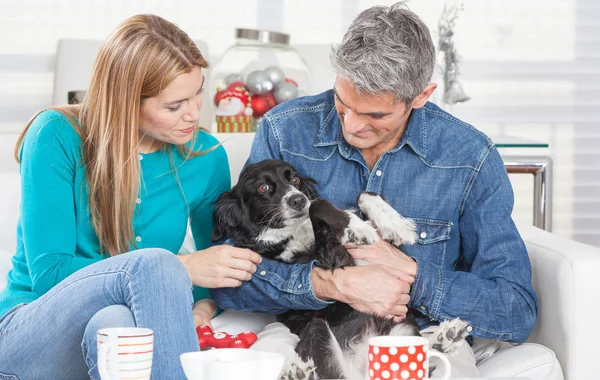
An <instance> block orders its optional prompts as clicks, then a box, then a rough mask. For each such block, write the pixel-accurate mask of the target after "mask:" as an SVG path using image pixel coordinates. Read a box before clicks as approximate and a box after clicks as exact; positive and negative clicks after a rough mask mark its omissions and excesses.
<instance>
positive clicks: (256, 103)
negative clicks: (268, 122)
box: [252, 92, 277, 117]
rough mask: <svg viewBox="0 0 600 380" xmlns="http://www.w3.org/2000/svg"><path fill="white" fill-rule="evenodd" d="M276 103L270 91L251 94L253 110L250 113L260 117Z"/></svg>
mask: <svg viewBox="0 0 600 380" xmlns="http://www.w3.org/2000/svg"><path fill="white" fill-rule="evenodd" d="M276 104H277V103H276V102H275V98H274V97H273V93H272V92H268V93H266V94H264V95H252V109H253V110H254V113H253V114H252V115H253V116H254V117H261V116H262V115H264V114H265V113H267V111H268V110H270V109H271V108H273V107H275V105H276Z"/></svg>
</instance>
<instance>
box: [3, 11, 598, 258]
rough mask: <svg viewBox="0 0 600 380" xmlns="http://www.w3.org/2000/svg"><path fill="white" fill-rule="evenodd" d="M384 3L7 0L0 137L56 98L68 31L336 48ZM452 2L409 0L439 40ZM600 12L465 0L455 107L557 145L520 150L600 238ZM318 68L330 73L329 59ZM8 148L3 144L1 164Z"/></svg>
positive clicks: (581, 233)
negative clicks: (283, 36)
mask: <svg viewBox="0 0 600 380" xmlns="http://www.w3.org/2000/svg"><path fill="white" fill-rule="evenodd" d="M375 3H380V4H391V3H393V1H372V0H344V1H342V0H328V1H323V0H286V1H277V0H239V1H236V0H221V1H200V0H172V1H168V2H167V1H158V0H147V1H142V0H130V1H118V0H79V1H78V0H53V1H46V0H3V1H2V2H1V3H0V35H1V36H3V37H2V38H0V141H1V140H2V134H1V133H2V132H5V133H6V132H16V131H18V130H20V129H21V128H22V126H23V124H24V123H25V122H26V121H27V119H28V118H29V117H30V116H31V115H32V114H33V112H35V111H36V110H38V109H40V108H42V107H45V106H47V105H49V104H50V103H51V100H52V88H53V70H54V53H55V51H56V45H57V42H58V40H59V39H60V38H88V39H104V38H105V37H106V35H107V34H108V33H109V32H110V31H111V30H112V29H113V28H114V27H115V26H116V25H117V24H118V23H119V22H120V21H122V20H123V19H124V18H126V17H128V16H130V15H133V14H136V13H156V14H159V15H161V16H163V17H165V18H167V19H169V20H171V21H174V22H176V23H177V24H178V25H179V26H180V27H181V28H182V29H184V30H185V31H187V32H188V34H190V36H192V38H194V39H199V40H204V41H206V42H207V44H208V50H209V52H210V53H209V58H210V59H211V61H212V62H213V63H214V62H215V61H216V59H217V57H218V56H219V55H220V54H221V53H222V52H223V51H224V50H225V49H226V48H227V47H228V46H230V45H231V44H232V43H233V42H234V37H233V29H234V28H235V27H251V28H264V29H271V30H279V31H283V32H286V33H290V34H291V36H292V42H293V43H295V44H312V43H319V44H331V43H335V42H337V41H339V40H340V39H341V37H342V35H343V33H344V31H345V30H346V28H347V26H348V25H349V23H350V21H351V20H352V19H353V18H354V17H355V16H356V15H357V14H358V12H359V11H361V10H363V9H365V8H366V7H368V6H371V5H373V4H375ZM444 4H445V1H441V0H429V1H416V0H415V1H412V2H410V3H409V6H410V7H411V9H413V10H414V11H415V12H416V13H418V14H419V15H420V16H421V17H422V18H423V19H424V20H425V21H426V23H427V24H428V25H429V27H430V29H431V30H432V34H433V35H434V39H435V38H436V37H437V33H436V29H437V21H438V19H439V16H440V14H441V11H442V8H443V6H444ZM598 19H600V7H598V5H597V4H596V2H595V1H594V0H529V1H520V0H503V1H497V0H465V1H464V11H463V12H462V13H461V14H460V16H459V19H458V21H457V24H456V29H455V31H456V36H455V39H456V46H457V48H458V49H459V52H460V54H461V55H462V57H463V61H464V62H463V64H462V65H461V72H462V74H461V80H462V84H463V86H464V88H465V91H466V92H467V93H468V94H469V95H470V96H471V97H472V99H471V100H470V101H469V102H467V103H465V104H463V105H459V106H456V107H454V108H453V110H452V111H453V112H454V113H456V114H457V115H458V116H459V117H461V118H463V119H464V120H465V121H467V122H470V123H472V124H474V125H475V126H477V127H478V128H480V129H481V130H483V131H484V132H486V133H488V134H490V135H492V136H495V135H497V134H510V135H513V136H517V137H521V138H528V139H531V140H536V141H540V142H546V143H549V144H550V147H549V148H548V149H542V150H538V149H531V150H526V151H524V152H521V151H518V152H516V153H524V154H550V155H552V157H553V158H554V160H555V173H554V220H553V226H554V231H555V232H556V233H558V234H560V235H563V236H565V237H575V238H576V239H578V240H581V241H584V242H588V243H592V244H595V245H598V246H600V199H599V197H598V194H600V169H598V165H597V162H598V161H599V160H600V154H598V153H596V146H597V145H598V143H600V132H597V129H596V125H597V124H598V122H600V111H599V110H600V107H599V106H600V41H599V40H598V36H599V35H600V24H599V23H598V22H597V20H598ZM320 70H322V71H323V72H324V73H327V72H328V67H327V63H326V60H325V61H324V63H323V65H322V67H321V68H320ZM321 77H322V78H327V75H321ZM324 81H325V82H326V80H321V82H324ZM315 85H316V86H317V87H318V88H326V87H327V86H328V85H329V83H316V84H315ZM9 148H11V147H9ZM6 149H8V148H7V147H4V146H2V144H1V142H0V165H4V161H5V160H6V157H7V156H8V154H7V152H6ZM513 153H515V152H513ZM13 168H14V166H13ZM511 178H512V181H513V185H514V187H515V193H516V198H517V199H516V204H515V212H514V216H515V219H517V220H521V221H528V220H529V221H530V220H531V202H532V185H531V179H530V178H529V177H528V176H512V177H511Z"/></svg>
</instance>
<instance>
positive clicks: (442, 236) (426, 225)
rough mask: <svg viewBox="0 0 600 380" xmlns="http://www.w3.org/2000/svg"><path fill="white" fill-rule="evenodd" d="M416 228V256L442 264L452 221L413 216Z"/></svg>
mask: <svg viewBox="0 0 600 380" xmlns="http://www.w3.org/2000/svg"><path fill="white" fill-rule="evenodd" d="M413 220H414V221H415V225H416V229H417V243H416V244H415V247H414V248H415V249H416V252H415V254H416V255H418V257H417V258H419V259H424V260H427V261H430V262H433V263H435V264H437V265H440V266H441V265H443V263H444V256H445V254H446V246H447V244H448V242H449V240H450V236H451V234H450V232H451V231H452V223H451V222H446V221H443V220H436V219H422V218H413Z"/></svg>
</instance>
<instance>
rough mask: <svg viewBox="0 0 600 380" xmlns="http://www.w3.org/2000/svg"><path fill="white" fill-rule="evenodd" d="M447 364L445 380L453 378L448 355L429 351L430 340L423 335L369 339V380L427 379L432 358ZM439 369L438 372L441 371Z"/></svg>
mask: <svg viewBox="0 0 600 380" xmlns="http://www.w3.org/2000/svg"><path fill="white" fill-rule="evenodd" d="M434 356H435V357H437V358H439V359H440V360H441V361H442V362H444V367H445V369H444V375H443V376H442V380H448V378H449V377H450V362H449V361H448V359H447V358H446V356H445V355H444V354H442V353H439V352H437V351H433V350H430V349H429V340H427V339H426V338H423V337H420V336H376V337H372V338H369V379H370V380H375V379H380V380H388V379H390V380H391V379H416V380H422V379H428V378H429V358H431V357H434ZM438 370H439V369H438Z"/></svg>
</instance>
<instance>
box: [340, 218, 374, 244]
mask: <svg viewBox="0 0 600 380" xmlns="http://www.w3.org/2000/svg"><path fill="white" fill-rule="evenodd" d="M346 213H347V214H348V216H349V217H350V222H349V223H348V227H346V231H345V233H344V238H343V241H342V244H345V243H347V242H350V243H354V244H361V245H370V244H373V243H375V242H376V241H378V240H379V234H378V233H377V230H376V229H375V227H373V223H371V222H370V221H366V222H365V221H364V220H362V219H361V218H359V217H358V216H356V215H355V214H354V213H352V212H351V211H346Z"/></svg>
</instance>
